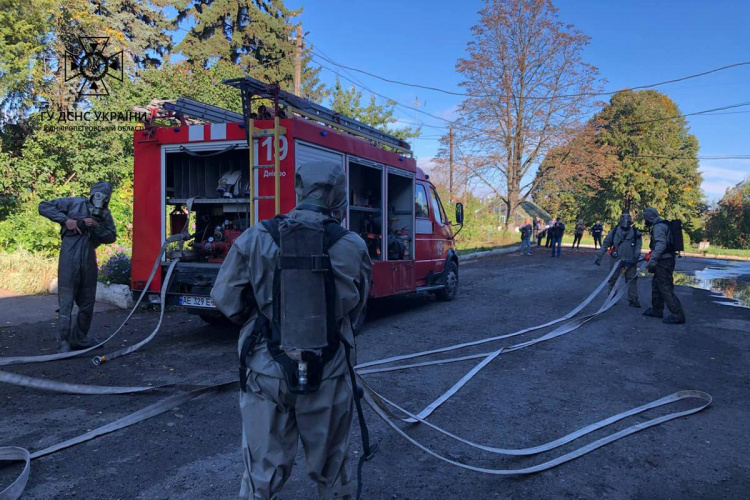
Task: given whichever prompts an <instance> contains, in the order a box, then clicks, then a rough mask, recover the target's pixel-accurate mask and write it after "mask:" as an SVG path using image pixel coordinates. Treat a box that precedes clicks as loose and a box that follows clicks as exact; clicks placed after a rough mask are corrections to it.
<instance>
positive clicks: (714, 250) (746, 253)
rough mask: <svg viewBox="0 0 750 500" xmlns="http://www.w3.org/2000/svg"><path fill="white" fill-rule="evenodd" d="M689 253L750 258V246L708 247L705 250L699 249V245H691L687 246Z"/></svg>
mask: <svg viewBox="0 0 750 500" xmlns="http://www.w3.org/2000/svg"><path fill="white" fill-rule="evenodd" d="M685 251H686V252H687V253H697V254H702V255H705V256H715V257H743V258H746V259H750V249H748V248H720V247H708V248H707V249H705V250H698V247H693V246H691V247H690V248H686V249H685Z"/></svg>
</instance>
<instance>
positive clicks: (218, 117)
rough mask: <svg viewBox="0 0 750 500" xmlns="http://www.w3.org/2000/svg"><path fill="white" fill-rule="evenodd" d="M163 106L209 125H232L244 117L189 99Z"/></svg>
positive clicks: (183, 98) (181, 98)
mask: <svg viewBox="0 0 750 500" xmlns="http://www.w3.org/2000/svg"><path fill="white" fill-rule="evenodd" d="M163 106H164V108H165V109H168V110H169V111H173V112H175V113H176V114H177V115H178V116H179V115H180V114H182V115H186V116H192V117H195V118H200V119H201V120H204V121H206V122H209V123H232V122H241V121H243V119H242V115H241V114H239V113H235V112H234V111H229V110H227V109H224V108H220V107H218V106H212V105H210V104H206V103H205V102H200V101H195V100H193V99H188V98H187V97H180V98H179V99H177V101H175V102H169V101H167V102H164V103H163Z"/></svg>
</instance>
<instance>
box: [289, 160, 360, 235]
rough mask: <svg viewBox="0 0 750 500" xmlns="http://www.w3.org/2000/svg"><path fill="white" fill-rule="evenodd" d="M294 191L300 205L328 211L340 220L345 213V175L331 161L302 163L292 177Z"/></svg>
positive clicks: (338, 165)
mask: <svg viewBox="0 0 750 500" xmlns="http://www.w3.org/2000/svg"><path fill="white" fill-rule="evenodd" d="M294 190H295V191H296V193H297V199H298V200H300V201H299V203H298V204H297V207H298V208H300V206H301V205H313V206H316V207H320V208H324V209H328V210H330V211H331V214H332V215H333V217H334V218H335V219H337V220H339V221H340V220H342V219H343V218H344V215H345V213H346V206H347V200H346V174H345V173H344V168H343V167H342V166H341V165H340V164H338V163H335V162H332V161H315V162H309V163H303V164H302V165H300V167H299V168H298V169H297V174H296V175H295V177H294Z"/></svg>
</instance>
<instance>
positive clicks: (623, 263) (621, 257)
mask: <svg viewBox="0 0 750 500" xmlns="http://www.w3.org/2000/svg"><path fill="white" fill-rule="evenodd" d="M642 243H643V242H642V237H641V232H640V231H638V229H637V228H636V227H635V226H633V218H632V217H631V216H630V214H628V213H624V214H622V215H621V216H620V223H619V224H618V225H617V226H615V227H614V228H612V230H611V231H610V232H609V234H607V237H606V238H604V245H602V247H601V248H600V249H599V251H598V252H596V259H595V260H594V264H596V265H597V266H598V265H601V262H602V257H603V256H604V254H605V253H606V251H607V250H609V249H610V248H611V250H610V253H609V254H610V259H609V268H610V269H612V267H613V266H614V265H615V263H619V268H618V269H617V271H616V272H615V273H614V274H613V275H612V277H611V278H610V279H609V293H611V292H612V287H614V285H615V282H616V281H617V278H619V276H620V273H621V272H624V273H625V279H626V280H627V281H628V283H629V285H628V304H629V305H630V307H641V303H640V301H639V300H638V259H639V258H640V256H641V245H642Z"/></svg>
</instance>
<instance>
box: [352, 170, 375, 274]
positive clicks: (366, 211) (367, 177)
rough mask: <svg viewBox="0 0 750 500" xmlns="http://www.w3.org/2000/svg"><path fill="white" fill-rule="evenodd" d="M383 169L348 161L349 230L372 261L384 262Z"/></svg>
mask: <svg viewBox="0 0 750 500" xmlns="http://www.w3.org/2000/svg"><path fill="white" fill-rule="evenodd" d="M382 227H383V167H382V166H381V165H377V164H372V165H365V164H364V163H360V162H356V161H355V160H350V161H349V229H350V230H351V231H354V232H356V233H357V234H359V235H360V236H361V237H362V239H363V240H365V243H367V249H368V251H369V253H370V258H371V259H372V260H383V256H382V253H383V229H382Z"/></svg>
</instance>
